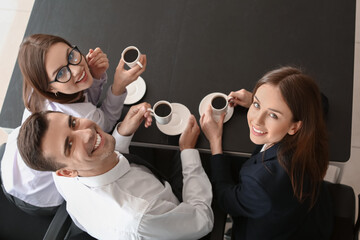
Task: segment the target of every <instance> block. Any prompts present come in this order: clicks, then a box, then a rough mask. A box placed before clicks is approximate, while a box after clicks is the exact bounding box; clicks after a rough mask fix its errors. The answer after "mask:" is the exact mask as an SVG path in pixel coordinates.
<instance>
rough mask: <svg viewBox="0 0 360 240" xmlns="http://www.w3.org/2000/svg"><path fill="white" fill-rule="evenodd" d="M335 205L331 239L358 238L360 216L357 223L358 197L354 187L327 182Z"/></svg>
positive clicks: (345, 239) (350, 239) (351, 239)
mask: <svg viewBox="0 0 360 240" xmlns="http://www.w3.org/2000/svg"><path fill="white" fill-rule="evenodd" d="M327 185H328V189H329V191H330V194H331V196H332V200H333V207H334V226H333V234H332V238H331V239H334V240H335V239H341V240H347V239H349V240H354V239H358V234H359V226H358V225H359V223H358V222H359V216H358V220H357V224H355V212H356V198H355V193H354V190H353V188H352V187H350V186H347V185H344V184H340V183H330V182H327Z"/></svg>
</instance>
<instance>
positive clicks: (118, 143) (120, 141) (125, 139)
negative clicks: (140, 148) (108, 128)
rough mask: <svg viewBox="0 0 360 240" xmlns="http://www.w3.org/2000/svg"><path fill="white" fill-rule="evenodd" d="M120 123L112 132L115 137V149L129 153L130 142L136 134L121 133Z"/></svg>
mask: <svg viewBox="0 0 360 240" xmlns="http://www.w3.org/2000/svg"><path fill="white" fill-rule="evenodd" d="M119 124H121V122H119V123H118V124H116V126H115V129H114V132H113V134H112V136H113V137H114V138H115V150H116V151H119V152H121V153H129V146H130V142H131V139H132V137H133V136H134V134H132V135H130V136H123V135H120V133H119V132H118V131H117V129H118V126H119Z"/></svg>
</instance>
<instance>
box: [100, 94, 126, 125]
mask: <svg viewBox="0 0 360 240" xmlns="http://www.w3.org/2000/svg"><path fill="white" fill-rule="evenodd" d="M126 96H127V92H125V93H124V94H122V95H120V96H116V95H113V94H112V93H111V90H110V89H108V91H107V95H106V98H105V99H104V101H103V103H102V104H101V107H100V109H101V110H102V111H103V112H104V114H105V116H106V121H107V125H108V127H107V131H110V130H111V129H112V128H113V127H114V125H115V124H116V123H117V121H118V120H119V119H120V117H121V112H122V109H123V106H124V101H125V98H126ZM104 131H105V129H104Z"/></svg>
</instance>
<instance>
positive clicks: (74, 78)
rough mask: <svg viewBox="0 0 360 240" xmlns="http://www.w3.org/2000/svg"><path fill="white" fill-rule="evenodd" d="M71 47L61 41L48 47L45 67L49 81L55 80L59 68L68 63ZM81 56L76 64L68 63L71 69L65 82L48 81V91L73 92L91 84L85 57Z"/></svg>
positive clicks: (91, 80)
mask: <svg viewBox="0 0 360 240" xmlns="http://www.w3.org/2000/svg"><path fill="white" fill-rule="evenodd" d="M72 49H73V48H72V47H70V46H68V45H67V44H65V43H63V42H60V43H56V44H54V45H52V46H51V47H50V48H49V50H48V51H47V53H46V57H45V68H46V73H47V75H48V78H49V82H51V81H53V80H55V78H56V75H57V74H58V72H59V70H60V69H61V68H62V67H64V66H66V65H67V64H68V63H69V58H71V57H72V54H71V50H72ZM81 57H82V59H81V61H80V63H79V64H78V65H71V64H69V65H68V67H69V68H70V71H71V75H70V80H69V81H68V82H66V83H62V82H53V83H50V84H49V91H51V92H54V93H56V92H61V93H65V94H73V93H77V92H80V91H82V90H85V89H88V88H89V87H90V86H91V85H92V83H93V77H92V76H91V74H90V70H89V67H88V65H87V63H86V60H85V57H84V56H81Z"/></svg>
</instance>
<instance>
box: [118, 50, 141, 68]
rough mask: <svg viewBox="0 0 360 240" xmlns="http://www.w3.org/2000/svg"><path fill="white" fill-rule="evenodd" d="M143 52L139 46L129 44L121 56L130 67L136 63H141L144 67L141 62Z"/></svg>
mask: <svg viewBox="0 0 360 240" xmlns="http://www.w3.org/2000/svg"><path fill="white" fill-rule="evenodd" d="M140 56H141V53H140V51H139V49H138V48H137V47H134V46H129V47H127V48H125V49H124V51H123V52H122V53H121V57H122V59H123V60H124V62H125V63H126V65H128V66H129V67H130V68H133V67H135V66H136V65H139V66H140V67H141V68H143V65H142V64H141V63H140V61H139V59H140Z"/></svg>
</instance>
